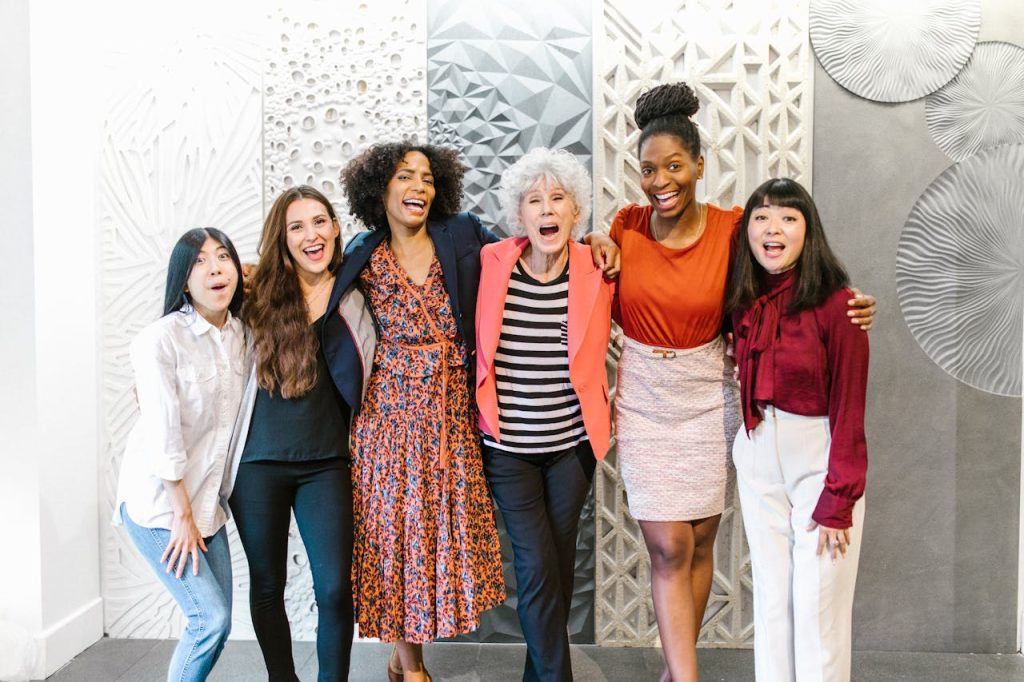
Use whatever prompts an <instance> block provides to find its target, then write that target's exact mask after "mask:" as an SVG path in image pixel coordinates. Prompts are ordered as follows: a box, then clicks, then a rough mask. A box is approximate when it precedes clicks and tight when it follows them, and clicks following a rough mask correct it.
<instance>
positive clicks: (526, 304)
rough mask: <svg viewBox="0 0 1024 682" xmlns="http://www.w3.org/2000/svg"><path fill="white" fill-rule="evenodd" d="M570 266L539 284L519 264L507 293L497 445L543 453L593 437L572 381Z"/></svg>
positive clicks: (497, 365)
mask: <svg viewBox="0 0 1024 682" xmlns="http://www.w3.org/2000/svg"><path fill="white" fill-rule="evenodd" d="M568 313H569V266H568V263H566V268H565V270H564V271H563V272H562V274H561V275H559V276H558V277H557V278H555V279H553V280H551V281H550V282H544V283H541V282H538V281H537V280H535V279H533V278H532V277H530V276H529V275H527V274H526V273H525V272H524V271H523V268H522V266H521V264H520V263H516V267H515V269H514V270H513V271H512V277H511V278H510V280H509V284H508V294H507V295H506V297H505V313H504V316H503V318H502V323H501V337H500V338H499V340H498V350H497V353H496V354H495V356H494V374H495V379H496V380H497V392H498V424H499V428H500V430H501V442H500V443H499V442H496V441H495V440H494V439H493V438H492V437H491V436H490V435H488V434H484V442H485V443H487V445H489V446H490V447H492V448H496V449H499V450H505V451H508V452H516V453H525V454H542V453H548V452H557V451H559V450H566V449H568V448H570V447H572V446H574V445H576V444H577V443H579V442H580V441H581V440H584V439H585V438H586V437H587V434H586V431H585V429H584V428H583V414H582V413H581V412H580V401H579V399H578V398H577V397H576V391H575V390H573V387H572V384H571V383H570V382H569V341H568V318H569V314H568Z"/></svg>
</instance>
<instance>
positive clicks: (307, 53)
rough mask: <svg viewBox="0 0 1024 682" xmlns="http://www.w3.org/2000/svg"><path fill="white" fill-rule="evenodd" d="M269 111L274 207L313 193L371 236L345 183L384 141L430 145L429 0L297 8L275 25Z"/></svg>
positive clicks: (348, 230)
mask: <svg viewBox="0 0 1024 682" xmlns="http://www.w3.org/2000/svg"><path fill="white" fill-rule="evenodd" d="M271 21H272V25H273V26H272V31H271V39H270V40H271V42H270V44H269V45H268V47H267V50H268V53H267V62H266V78H265V89H264V103H263V109H264V111H263V120H264V131H265V132H264V135H265V137H264V151H265V159H266V162H265V163H266V166H265V169H264V170H265V173H266V175H265V176H264V187H265V191H266V203H267V207H268V208H269V207H270V204H271V202H273V200H274V197H276V196H277V195H278V194H279V193H280V192H281V190H283V189H285V188H288V187H291V186H294V185H300V184H307V185H313V186H314V187H316V188H317V189H319V190H320V191H321V192H323V193H324V194H325V195H327V198H328V199H330V200H331V203H333V204H334V206H335V208H336V209H337V210H338V211H339V213H340V216H339V217H340V219H341V223H342V236H343V237H344V238H345V239H347V238H348V237H350V236H351V235H352V234H353V233H355V232H356V231H358V230H359V229H362V227H361V226H360V225H358V224H356V222H355V220H354V218H352V217H351V216H350V215H349V213H348V207H347V203H346V202H345V200H344V197H343V194H342V187H341V183H340V181H339V179H338V176H339V173H340V171H341V169H342V168H343V167H344V166H345V164H346V163H348V161H349V160H350V159H351V158H352V157H353V156H355V155H356V154H358V153H359V152H360V151H362V150H363V149H365V148H366V147H367V146H369V145H370V144H372V143H374V142H383V141H393V140H400V139H409V140H413V141H417V142H421V143H425V142H426V141H427V117H426V109H427V104H426V71H427V55H426V34H427V17H426V3H425V1H424V0H398V1H396V2H380V3H371V2H354V1H353V0H346V1H344V2H326V1H313V0H305V1H304V2H293V3H288V6H287V9H279V10H277V11H276V12H275V13H274V15H273V17H272V20H271Z"/></svg>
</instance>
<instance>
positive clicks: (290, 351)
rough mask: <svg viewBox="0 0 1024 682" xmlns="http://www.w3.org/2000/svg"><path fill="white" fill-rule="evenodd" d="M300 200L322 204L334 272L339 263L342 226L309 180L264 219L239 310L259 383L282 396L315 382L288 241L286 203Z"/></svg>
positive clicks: (309, 331)
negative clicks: (330, 230) (332, 232)
mask: <svg viewBox="0 0 1024 682" xmlns="http://www.w3.org/2000/svg"><path fill="white" fill-rule="evenodd" d="M299 199H312V200H314V201H316V202H317V203H319V204H320V205H322V206H323V207H324V211H325V212H326V213H327V216H328V217H329V218H330V219H331V222H333V223H334V226H335V228H337V229H338V236H337V237H335V239H334V255H333V256H332V257H331V261H330V263H328V265H327V270H328V272H331V273H333V272H334V271H336V270H337V269H338V265H340V264H341V256H342V251H341V226H340V225H339V224H338V216H337V215H336V214H335V212H334V207H333V206H331V202H330V201H328V199H327V197H325V196H324V195H323V194H321V193H320V191H319V190H317V189H316V188H314V187H310V186H309V185H299V186H298V187H292V188H291V189H288V190H285V191H284V192H283V193H282V194H281V195H280V196H279V197H278V198H277V199H276V200H275V201H274V205H273V206H271V207H270V213H268V214H267V219H266V221H265V222H264V223H263V233H262V234H261V235H260V245H259V254H260V261H259V266H258V267H257V269H256V274H255V275H254V276H253V279H252V292H251V293H250V294H249V297H248V298H247V299H246V301H245V307H244V308H243V309H242V317H243V318H244V319H245V322H246V323H247V324H248V325H249V328H250V329H251V330H252V336H253V341H254V345H253V354H254V356H255V360H256V378H257V380H258V381H259V385H260V387H261V388H263V389H265V390H267V391H269V392H270V393H271V394H273V393H274V391H280V394H281V397H283V398H297V397H299V396H303V395H305V394H306V393H309V391H310V390H311V389H312V388H313V386H314V385H315V384H316V350H317V339H316V331H315V329H314V327H315V325H311V324H309V312H308V309H307V308H306V299H305V297H304V296H303V295H302V289H301V288H300V287H299V274H298V272H296V270H295V263H294V261H293V260H292V255H291V253H289V252H288V244H287V227H288V226H287V216H288V207H289V206H291V205H292V204H293V203H294V202H296V201H298V200H299Z"/></svg>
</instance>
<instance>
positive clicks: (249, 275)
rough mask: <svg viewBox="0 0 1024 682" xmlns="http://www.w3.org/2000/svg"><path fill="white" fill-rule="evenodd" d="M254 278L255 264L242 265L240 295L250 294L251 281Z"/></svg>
mask: <svg viewBox="0 0 1024 682" xmlns="http://www.w3.org/2000/svg"><path fill="white" fill-rule="evenodd" d="M254 277H256V264H255V263H242V293H243V294H244V295H245V296H248V295H249V294H251V293H252V281H253V278H254Z"/></svg>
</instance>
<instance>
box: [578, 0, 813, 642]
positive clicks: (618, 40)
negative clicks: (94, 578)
mask: <svg viewBox="0 0 1024 682" xmlns="http://www.w3.org/2000/svg"><path fill="white" fill-rule="evenodd" d="M599 21H600V22H601V25H600V26H599V27H598V28H597V29H596V30H595V55H596V59H597V64H596V68H595V71H596V73H597V77H596V80H597V88H596V92H597V93H598V94H597V96H596V98H595V99H596V101H595V103H594V104H595V109H596V118H597V121H598V124H597V126H595V127H597V128H598V131H597V133H596V134H597V137H598V140H597V144H596V148H595V154H594V159H595V163H594V171H595V172H594V175H595V179H596V180H595V181H596V184H597V191H596V192H595V195H596V196H595V201H596V206H595V210H594V215H595V219H594V225H595V227H596V228H597V229H604V230H607V229H608V226H609V225H611V221H612V218H613V217H614V216H615V213H616V211H618V209H619V208H621V207H622V206H624V205H626V204H627V203H630V202H638V203H644V202H645V201H646V200H645V199H644V196H643V193H642V192H641V191H640V182H639V162H638V159H637V149H636V144H637V139H638V137H639V131H638V130H637V129H636V127H635V125H634V123H633V117H632V110H633V105H634V103H635V102H636V98H637V96H638V95H639V94H640V93H641V92H643V91H645V90H647V89H649V88H650V87H652V86H654V85H658V84H660V83H666V82H672V81H678V80H685V81H686V82H688V83H689V84H690V85H691V86H693V87H694V88H695V90H696V92H697V95H698V97H699V98H700V100H701V110H700V112H699V113H698V115H697V120H698V122H699V125H700V130H701V143H702V147H703V150H704V155H705V168H706V170H705V179H704V181H702V183H701V185H702V186H701V187H698V194H703V196H704V198H706V199H707V200H708V201H711V202H713V203H715V204H717V205H720V206H731V205H734V204H742V203H743V202H744V201H745V200H746V197H747V196H748V195H749V193H750V192H751V191H752V190H753V189H754V188H755V187H756V186H757V185H758V184H760V182H761V181H763V180H765V179H767V178H769V177H773V176H787V177H793V178H796V179H798V180H800V181H801V182H802V183H804V184H805V185H807V186H808V187H809V186H810V182H811V178H810V161H811V143H812V140H811V108H812V105H813V102H812V97H811V96H812V81H811V79H812V65H813V64H812V61H811V53H810V46H809V44H808V41H807V31H806V26H807V5H806V3H805V2H790V3H785V2H750V1H733V2H717V1H715V0H703V1H693V0H691V1H679V0H676V1H675V2H669V3H665V4H663V5H661V6H660V7H657V6H654V5H648V6H645V8H644V11H642V12H640V11H637V9H636V6H635V4H633V3H629V2H626V0H606V2H605V3H604V5H603V13H602V15H601V17H600V19H599ZM613 356H614V354H613ZM611 360H614V357H613V358H611ZM595 486H596V487H595V495H596V504H597V512H596V513H597V569H596V570H597V576H596V582H597V604H596V632H595V636H596V639H597V642H598V643H599V644H620V645H627V644H628V645H640V644H652V643H654V642H656V641H657V637H658V633H657V625H656V622H655V618H654V610H653V607H652V605H651V597H650V565H649V562H648V557H647V551H646V548H645V547H644V544H643V538H642V536H641V534H640V529H639V527H638V526H637V524H636V522H635V521H634V520H633V518H632V517H631V516H629V511H628V503H627V500H626V495H625V490H624V488H623V485H622V481H621V479H620V478H619V475H618V472H617V470H616V468H615V458H614V457H609V458H608V459H606V460H605V461H604V462H601V463H600V464H599V466H598V470H597V475H596V477H595ZM715 555H716V569H715V577H714V582H713V585H712V594H711V599H710V601H709V603H708V611H707V615H706V619H705V626H704V630H703V631H702V634H701V639H700V642H701V644H702V645H704V646H750V645H751V644H752V639H753V625H752V621H753V618H752V607H751V604H750V599H751V597H750V584H751V578H750V559H749V555H748V552H747V549H746V544H745V542H744V540H743V528H742V523H741V520H740V515H739V514H737V513H734V512H733V510H727V511H726V512H725V514H723V516H722V523H721V526H720V529H719V538H718V543H717V545H716V549H715Z"/></svg>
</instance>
